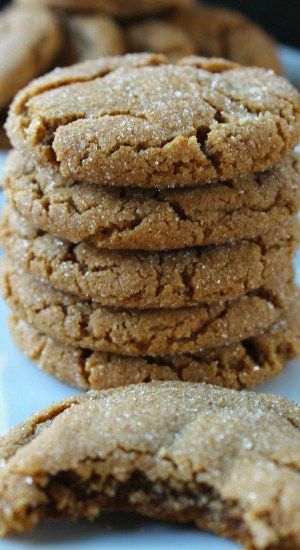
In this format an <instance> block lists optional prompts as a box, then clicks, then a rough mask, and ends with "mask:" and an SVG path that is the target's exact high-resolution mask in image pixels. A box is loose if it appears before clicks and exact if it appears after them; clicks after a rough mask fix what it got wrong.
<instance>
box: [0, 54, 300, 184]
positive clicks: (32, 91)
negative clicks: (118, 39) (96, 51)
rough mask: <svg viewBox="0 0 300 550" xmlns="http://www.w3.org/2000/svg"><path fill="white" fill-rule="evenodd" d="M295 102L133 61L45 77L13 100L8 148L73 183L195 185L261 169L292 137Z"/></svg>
mask: <svg viewBox="0 0 300 550" xmlns="http://www.w3.org/2000/svg"><path fill="white" fill-rule="evenodd" d="M299 108H300V95H299V92H298V91H297V90H296V89H295V88H294V87H293V86H292V85H291V84H289V83H288V82H287V81H286V80H284V79H283V78H281V77H278V76H275V75H274V74H272V73H270V72H268V71H265V70H264V69H259V68H243V67H240V66H237V65H234V64H231V63H230V62H228V61H225V60H224V61H223V60H214V59H211V60H208V59H205V58H200V57H198V58H197V57H191V58H189V57H188V58H185V59H183V60H182V61H180V62H179V63H178V64H177V65H171V64H168V63H167V60H166V58H165V57H164V56H159V55H155V54H152V55H151V54H132V55H127V56H124V57H111V58H100V59H98V60H94V61H90V62H85V63H81V64H78V65H74V66H72V67H67V68H64V69H56V70H55V71H53V72H51V73H49V74H48V75H45V76H44V77H42V78H40V79H38V80H35V81H33V82H32V83H31V84H30V85H28V86H27V87H26V88H25V89H23V90H22V91H20V92H19V93H18V94H17V96H16V97H15V99H14V101H13V103H12V105H11V108H10V111H9V116H8V121H7V131H8V135H9V137H10V140H11V142H12V144H13V145H14V146H15V147H16V148H17V149H19V150H21V151H23V152H24V153H25V154H27V155H29V156H30V157H31V158H32V159H33V160H35V161H36V162H39V163H42V164H44V165H45V166H47V167H48V168H49V169H50V168H51V167H55V168H57V169H58V170H59V171H60V172H61V174H62V175H63V176H65V177H68V178H70V179H72V180H74V181H76V180H84V181H87V182H91V183H97V184H101V185H103V184H105V185H121V186H125V187H126V186H133V187H169V186H197V185H199V184H203V183H207V182H209V181H212V180H226V179H229V178H235V177H238V176H243V175H247V174H250V173H252V172H256V171H261V170H266V169H267V168H269V167H270V166H272V165H274V164H275V163H276V162H277V161H279V160H280V159H281V158H282V157H283V156H284V155H286V154H287V153H288V152H289V151H290V150H291V149H292V148H293V147H294V146H295V145H296V144H297V142H298V141H299V137H300V112H299Z"/></svg>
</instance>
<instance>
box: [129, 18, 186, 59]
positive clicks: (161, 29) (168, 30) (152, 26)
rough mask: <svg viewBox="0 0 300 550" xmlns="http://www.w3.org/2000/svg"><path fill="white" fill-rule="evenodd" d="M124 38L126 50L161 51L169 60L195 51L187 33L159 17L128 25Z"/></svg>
mask: <svg viewBox="0 0 300 550" xmlns="http://www.w3.org/2000/svg"><path fill="white" fill-rule="evenodd" d="M126 38H127V42H128V51H130V52H155V53H162V54H164V55H166V56H167V58H168V59H170V61H177V59H180V58H181V57H184V56H186V55H192V54H195V53H196V50H195V47H194V44H193V42H192V40H191V39H190V37H189V35H188V33H186V32H185V31H184V30H183V29H182V28H181V27H179V26H178V25H174V24H173V23H169V22H168V21H163V20H161V19H147V20H145V21H140V22H137V23H134V24H133V25H130V26H129V27H128V28H126Z"/></svg>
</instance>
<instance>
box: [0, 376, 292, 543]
mask: <svg viewBox="0 0 300 550" xmlns="http://www.w3.org/2000/svg"><path fill="white" fill-rule="evenodd" d="M299 430H300V409H299V407H298V406H297V405H295V404H294V403H291V402H289V401H287V400H285V399H283V398H280V397H275V396H274V395H264V394H261V395H258V394H254V393H251V392H237V391H235V390H227V389H223V388H216V387H214V386H210V385H207V384H192V383H186V384H182V383H180V382H165V383H151V384H138V385H133V386H129V387H127V388H118V389H115V390H107V391H102V392H88V393H87V394H85V395H84V396H77V397H74V398H73V399H69V400H67V401H65V402H61V403H57V404H56V405H53V406H52V407H49V408H48V409H46V410H44V411H41V412H40V413H37V414H36V415H35V416H32V417H31V418H29V419H28V420H27V421H26V422H25V423H24V424H21V425H19V426H18V427H16V428H15V429H13V430H11V431H10V432H9V433H8V434H7V435H6V436H5V437H4V438H2V441H1V450H0V453H1V456H2V463H3V468H2V471H1V477H0V502H1V508H0V510H1V512H0V531H1V534H2V535H6V534H9V533H11V532H16V531H18V532H22V531H28V530H30V529H33V528H34V527H36V525H37V524H38V523H39V522H40V521H42V520H43V519H44V518H46V517H52V516H54V517H57V516H59V517H70V518H72V519H77V518H79V517H85V518H88V519H89V520H92V519H96V518H97V517H98V516H99V515H100V513H101V512H102V511H104V510H107V509H108V510H112V509H113V510H127V511H134V512H138V513H140V514H143V515H146V516H150V517H153V518H156V519H159V520H162V519H164V520H172V521H178V522H184V523H190V522H192V523H195V525H196V526H197V527H198V528H201V529H205V530H210V531H213V532H215V533H218V534H220V535H224V536H226V537H232V538H234V539H235V540H236V541H238V542H241V543H242V544H243V545H244V546H246V547H247V548H250V547H251V548H253V549H259V550H263V549H265V550H267V549H269V548H274V549H275V548H278V549H279V548H280V549H283V548H293V549H295V550H296V549H297V548H299V547H300V528H299V514H300V496H299V495H300V475H299V466H300V460H299V456H300V435H299ZM224 457H226V459H224Z"/></svg>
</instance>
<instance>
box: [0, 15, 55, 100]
mask: <svg viewBox="0 0 300 550" xmlns="http://www.w3.org/2000/svg"><path fill="white" fill-rule="evenodd" d="M0 36H1V40H0V60H1V61H0V109H2V108H3V107H5V106H6V105H7V104H8V103H9V101H10V100H11V99H12V97H13V96H14V95H15V93H16V92H17V91H18V90H20V88H22V87H23V86H25V85H26V84H27V83H28V82H29V81H30V80H31V79H32V78H34V77H36V76H37V75H39V74H40V73H42V72H43V71H45V70H46V69H47V68H48V67H49V66H50V65H51V64H52V62H53V61H54V58H55V56H56V55H57V53H58V51H59V49H60V46H61V33H60V28H59V24H58V23H57V21H56V19H55V18H54V16H53V15H52V14H51V13H50V12H49V11H48V10H47V9H46V8H41V7H40V6H39V7H38V6H37V7H36V8H31V9H29V8H26V9H25V8H22V7H18V6H12V7H9V8H7V9H5V10H3V11H1V14H0ZM20 44H22V46H21V47H20Z"/></svg>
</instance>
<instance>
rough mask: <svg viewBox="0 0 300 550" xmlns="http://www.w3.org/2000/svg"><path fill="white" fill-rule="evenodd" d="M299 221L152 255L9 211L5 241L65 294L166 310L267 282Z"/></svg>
mask: <svg viewBox="0 0 300 550" xmlns="http://www.w3.org/2000/svg"><path fill="white" fill-rule="evenodd" d="M298 242H299V223H298V220H297V218H292V219H291V221H290V223H288V224H287V225H284V226H283V227H280V228H279V229H278V230H277V231H275V232H273V231H272V232H271V233H268V234H266V235H265V236H264V237H261V238H260V239H257V241H255V242H253V241H241V242H238V243H233V244H229V245H226V246H221V247H206V248H198V249H188V250H180V251H178V252H164V253H163V252H162V253H156V254H149V253H143V252H128V251H121V252H119V251H117V252H115V251H107V250H99V249H97V248H96V247H95V246H94V245H93V244H91V243H84V242H83V243H80V244H78V245H74V244H71V243H68V242H65V241H61V240H60V239H57V238H56V237H53V236H52V235H50V234H49V233H44V232H43V231H39V230H37V229H35V228H34V227H33V226H32V225H31V224H30V223H28V222H27V221H26V220H25V219H24V218H22V217H21V216H19V215H18V214H17V213H16V212H15V211H13V210H11V209H8V208H7V209H6V211H5V212H4V213H3V217H2V221H1V224H0V243H1V246H2V247H3V248H4V250H5V252H6V253H7V254H8V255H9V257H10V258H11V259H12V261H13V262H15V263H17V264H18V266H19V267H20V268H22V269H24V270H27V271H29V272H30V273H32V275H33V276H34V277H36V278H37V279H39V280H41V281H42V282H44V283H46V284H50V285H51V286H52V287H54V288H56V289H58V290H61V291H63V292H70V293H72V294H74V295H76V296H79V297H81V298H83V299H89V300H95V301H96V302H98V303H100V304H102V305H104V306H110V307H124V308H142V309H145V308H161V307H168V308H173V307H182V306H193V305H197V304H200V303H203V302H205V303H211V302H217V301H220V300H230V299H233V298H237V297H239V296H242V295H243V294H246V293H247V292H249V291H252V290H255V289H257V288H259V287H260V286H262V285H263V284H264V283H265V282H266V281H267V280H268V279H270V278H271V277H272V276H274V275H275V274H276V273H280V272H281V271H282V269H284V267H285V266H286V264H288V263H290V262H291V261H292V258H293V255H294V253H295V249H296V247H297V245H298Z"/></svg>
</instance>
